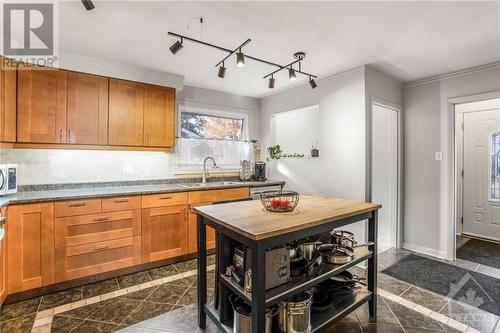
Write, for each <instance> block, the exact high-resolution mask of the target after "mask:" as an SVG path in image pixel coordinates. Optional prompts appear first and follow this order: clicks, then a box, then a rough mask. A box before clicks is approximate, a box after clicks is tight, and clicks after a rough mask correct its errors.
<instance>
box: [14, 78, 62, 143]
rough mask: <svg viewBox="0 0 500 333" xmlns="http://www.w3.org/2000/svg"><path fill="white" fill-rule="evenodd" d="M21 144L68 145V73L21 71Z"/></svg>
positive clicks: (19, 128) (18, 120)
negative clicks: (66, 143)
mask: <svg viewBox="0 0 500 333" xmlns="http://www.w3.org/2000/svg"><path fill="white" fill-rule="evenodd" d="M17 87H18V96H17V103H18V111H17V116H18V119H17V139H18V142H35V143H36V142H38V143H65V142H66V93H67V73H66V72H65V71H61V70H55V69H52V70H41V69H27V68H23V69H22V70H19V71H18V82H17Z"/></svg>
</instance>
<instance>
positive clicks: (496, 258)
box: [457, 239, 500, 269]
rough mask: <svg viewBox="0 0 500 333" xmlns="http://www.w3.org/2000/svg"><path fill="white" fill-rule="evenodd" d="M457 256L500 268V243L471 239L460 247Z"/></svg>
mask: <svg viewBox="0 0 500 333" xmlns="http://www.w3.org/2000/svg"><path fill="white" fill-rule="evenodd" d="M457 258H460V259H463V260H467V261H472V262H475V263H478V264H482V265H485V266H490V267H495V268H498V269H500V244H497V243H492V242H486V241H482V240H479V239H471V240H470V241H468V242H467V243H465V244H464V245H462V246H461V247H459V248H458V250H457Z"/></svg>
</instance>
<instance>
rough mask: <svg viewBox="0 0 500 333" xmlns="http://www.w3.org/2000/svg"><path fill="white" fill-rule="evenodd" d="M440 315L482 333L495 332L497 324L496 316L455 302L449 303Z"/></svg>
mask: <svg viewBox="0 0 500 333" xmlns="http://www.w3.org/2000/svg"><path fill="white" fill-rule="evenodd" d="M440 313H441V314H443V315H445V316H447V317H450V318H452V319H455V320H456V321H459V322H461V323H463V324H465V325H468V326H470V327H472V328H475V329H477V330H479V331H481V332H491V331H493V328H494V327H495V324H496V322H497V316H495V315H494V314H491V313H489V312H486V311H482V310H479V309H477V308H474V307H472V306H466V305H464V304H460V303H458V302H455V301H451V302H448V303H447V304H446V305H445V306H444V308H443V309H442V310H441V312H440Z"/></svg>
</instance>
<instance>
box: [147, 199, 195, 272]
mask: <svg viewBox="0 0 500 333" xmlns="http://www.w3.org/2000/svg"><path fill="white" fill-rule="evenodd" d="M187 239H188V223H187V206H186V205H176V206H165V207H154V208H145V209H143V210H142V262H143V263H146V262H150V261H155V260H161V259H167V258H173V257H177V256H181V255H184V254H187V253H188V243H187Z"/></svg>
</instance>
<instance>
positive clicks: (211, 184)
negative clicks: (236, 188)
mask: <svg viewBox="0 0 500 333" xmlns="http://www.w3.org/2000/svg"><path fill="white" fill-rule="evenodd" d="M245 184H246V183H244V182H230V181H225V182H207V183H186V184H177V185H179V186H181V187H184V188H203V187H211V186H226V185H242V186H244V185H245Z"/></svg>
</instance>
